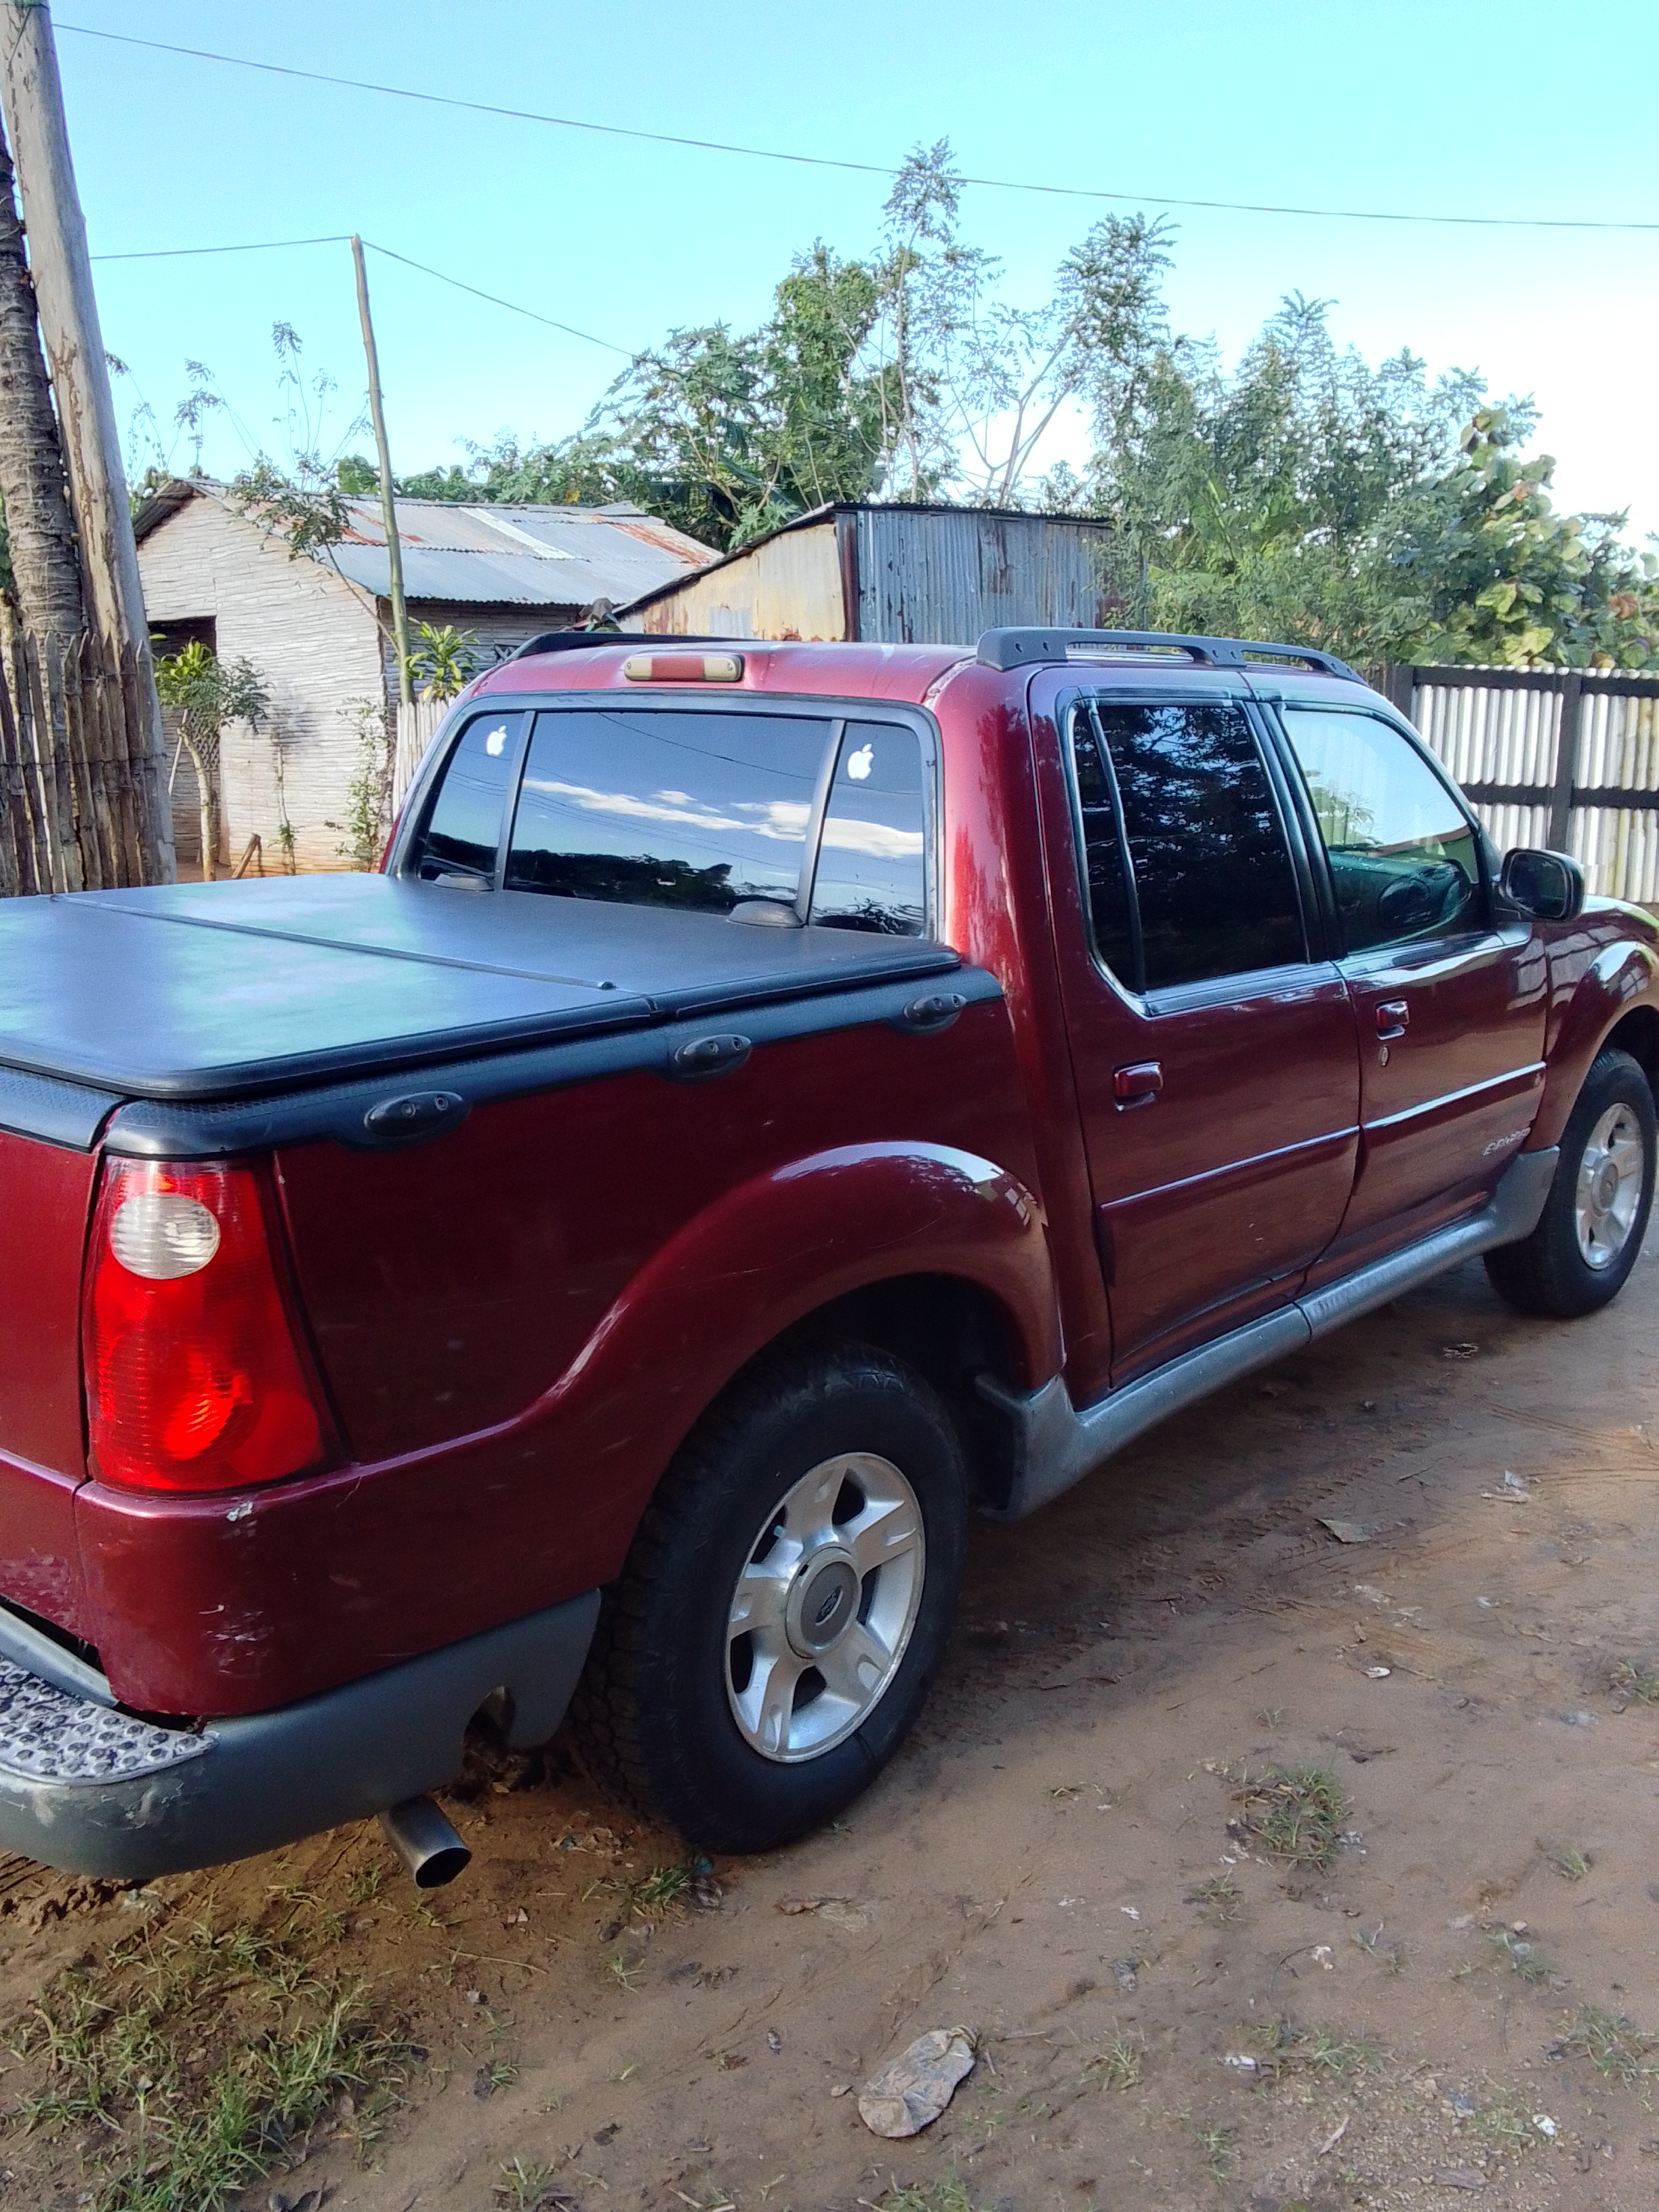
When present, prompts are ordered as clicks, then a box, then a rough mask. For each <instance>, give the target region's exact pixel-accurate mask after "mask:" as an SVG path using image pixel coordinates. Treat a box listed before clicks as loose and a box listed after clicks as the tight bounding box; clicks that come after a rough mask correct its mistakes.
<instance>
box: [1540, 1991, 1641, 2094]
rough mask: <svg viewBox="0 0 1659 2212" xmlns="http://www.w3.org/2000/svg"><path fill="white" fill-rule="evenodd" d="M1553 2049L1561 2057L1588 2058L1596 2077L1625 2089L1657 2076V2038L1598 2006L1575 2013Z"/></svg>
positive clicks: (1588, 2006) (1617, 2013) (1627, 2019)
mask: <svg viewBox="0 0 1659 2212" xmlns="http://www.w3.org/2000/svg"><path fill="white" fill-rule="evenodd" d="M1557 2047H1558V2049H1559V2051H1560V2052H1561V2053H1562V2055H1563V2057H1569V2058H1588V2059H1589V2062H1590V2063H1591V2064H1592V2065H1593V2066H1594V2067H1595V2070H1596V2072H1597V2073H1598V2074H1602V2075H1606V2076H1607V2080H1608V2081H1622V2082H1623V2083H1624V2084H1625V2085H1626V2087H1627V2088H1629V2087H1634V2085H1635V2084H1636V2083H1637V2082H1638V2081H1652V2080H1654V2078H1655V2077H1656V2076H1659V2036H1656V2035H1649V2034H1648V2033H1646V2032H1645V2030H1644V2029H1642V2028H1639V2027H1635V2026H1634V2025H1633V2024H1632V2021H1630V2019H1629V2018H1628V2017H1627V2016H1626V2015H1625V2014H1624V2013H1622V2012H1609V2011H1607V2009H1606V2008H1604V2007H1602V2006H1601V2005H1586V2006H1585V2007H1584V2008H1583V2011H1582V2012H1578V2013H1575V2014H1574V2015H1573V2017H1572V2019H1571V2021H1569V2022H1568V2023H1567V2028H1566V2033H1565V2034H1564V2035H1563V2036H1562V2038H1561V2040H1560V2043H1559V2045H1558V2046H1557Z"/></svg>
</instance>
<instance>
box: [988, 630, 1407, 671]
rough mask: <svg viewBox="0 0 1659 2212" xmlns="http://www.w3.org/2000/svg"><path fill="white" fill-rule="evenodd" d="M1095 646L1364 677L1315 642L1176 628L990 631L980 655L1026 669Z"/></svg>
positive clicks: (1214, 664) (1221, 664)
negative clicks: (1275, 641) (1268, 641)
mask: <svg viewBox="0 0 1659 2212" xmlns="http://www.w3.org/2000/svg"><path fill="white" fill-rule="evenodd" d="M1089 647H1103V648H1104V649H1105V650H1106V651H1108V652H1111V651H1115V650H1118V649H1124V650H1127V651H1130V652H1136V651H1143V650H1144V651H1146V652H1147V653H1148V657H1149V658H1151V657H1152V654H1153V653H1157V652H1158V651H1159V650H1163V651H1166V652H1169V653H1176V652H1177V651H1179V652H1182V653H1186V654H1187V655H1188V658H1189V659H1192V660H1195V661H1197V662H1198V663H1199V665H1200V666H1201V667H1204V668H1272V667H1274V666H1276V665H1284V664H1285V663H1287V662H1288V663H1290V664H1291V665H1298V664H1299V665H1301V666H1302V667H1304V668H1314V669H1317V670H1318V671H1320V672H1321V674H1322V675H1325V676H1346V677H1347V678H1350V680H1351V681H1352V682H1353V683H1356V684H1358V683H1362V682H1363V681H1364V678H1362V677H1361V676H1360V675H1359V674H1358V671H1356V670H1354V669H1352V668H1350V667H1349V665H1348V664H1347V662H1346V660H1339V659H1337V657H1336V655H1335V654H1334V653H1321V652H1320V651H1319V650H1318V648H1317V647H1315V646H1311V645H1257V644H1255V643H1253V642H1252V641H1250V640H1249V639H1248V638H1242V637H1182V636H1181V635H1179V634H1178V633H1176V631H1174V630H1159V629H987V630H986V631H985V632H984V633H983V634H982V635H981V638H980V641H979V649H978V652H977V653H976V655H975V658H976V659H979V660H981V661H982V662H983V664H984V665H985V666H986V667H987V668H1005V669H1006V668H1024V667H1029V666H1033V665H1038V664H1041V663H1042V662H1044V661H1050V662H1052V661H1065V660H1069V659H1071V658H1072V656H1073V653H1079V652H1086V651H1087V650H1088V648H1089Z"/></svg>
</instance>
